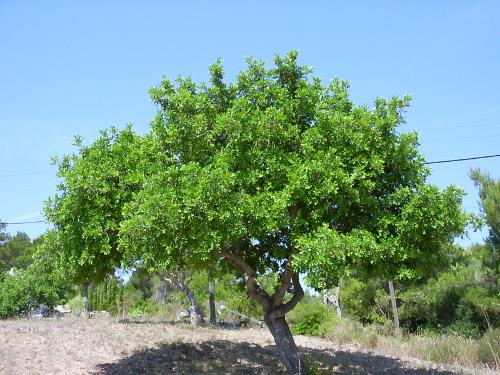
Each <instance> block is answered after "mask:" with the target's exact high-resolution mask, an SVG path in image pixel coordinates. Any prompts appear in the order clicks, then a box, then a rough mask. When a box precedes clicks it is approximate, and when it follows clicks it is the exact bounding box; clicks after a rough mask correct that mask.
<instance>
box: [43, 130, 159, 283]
mask: <svg viewBox="0 0 500 375" xmlns="http://www.w3.org/2000/svg"><path fill="white" fill-rule="evenodd" d="M148 139H149V138H147V137H144V138H143V137H139V136H137V135H136V134H134V133H133V132H132V130H131V128H130V127H127V128H126V129H124V130H122V131H118V130H116V129H114V128H111V129H110V130H108V131H102V132H101V134H100V137H99V138H98V139H97V140H96V141H94V142H93V143H92V144H91V145H90V146H83V145H82V141H81V139H77V140H76V141H75V145H76V146H77V147H79V149H78V153H77V154H74V155H67V156H64V157H63V158H61V159H55V163H56V164H57V165H58V167H59V172H58V176H59V178H60V179H61V181H62V182H61V183H60V184H59V185H58V193H57V195H56V196H55V197H54V198H51V199H49V200H48V202H47V204H46V207H45V214H46V216H47V218H48V219H49V220H50V221H51V222H52V223H53V224H54V226H55V228H56V231H57V239H58V242H59V246H58V247H57V249H58V254H59V256H60V263H59V264H60V267H61V268H64V269H66V270H67V273H68V275H69V276H71V277H72V278H73V280H75V281H76V282H77V283H83V282H86V281H96V282H99V281H102V280H104V279H105V278H106V277H107V276H108V275H111V274H113V273H114V269H115V267H117V266H118V265H120V262H121V261H122V254H121V252H119V251H118V249H117V246H118V230H119V227H120V222H121V220H122V207H123V205H124V204H125V202H128V201H130V200H131V197H132V195H133V194H134V192H135V191H137V190H138V189H139V188H140V187H141V186H142V182H143V176H144V174H146V173H147V171H148V169H149V161H150V158H149V157H148V155H149V151H148V147H149V146H145V144H146V143H147V142H148Z"/></svg>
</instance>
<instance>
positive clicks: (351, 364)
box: [0, 318, 494, 375]
mask: <svg viewBox="0 0 500 375" xmlns="http://www.w3.org/2000/svg"><path fill="white" fill-rule="evenodd" d="M296 342H297V345H299V347H300V350H301V351H302V353H303V354H304V355H305V357H306V358H308V359H309V361H313V362H315V363H317V364H318V365H319V367H320V368H322V369H323V372H322V373H324V374H411V375H431V374H435V375H449V374H493V373H494V372H490V371H478V370H468V369H464V368H453V367H442V366H438V365H435V364H432V363H429V362H423V361H418V360H415V359H409V358H406V359H404V360H403V359H396V358H390V357H387V356H383V355H381V354H377V353H373V352H365V351H361V350H359V349H356V348H355V347H348V346H345V345H343V346H342V347H339V346H337V345H336V344H335V343H333V342H330V341H326V340H321V339H317V338H311V337H304V336H298V337H296ZM0 374H8V375H17V374H19V375H21V374H22V375H28V374H65V375H71V374H108V375H110V374H190V375H191V374H220V375H222V374H224V375H225V374H248V375H250V374H285V371H284V367H283V366H282V365H281V364H280V363H279V361H278V359H277V353H276V349H275V347H274V342H273V339H272V337H271V335H270V334H269V332H268V331H267V330H266V329H260V328H248V329H222V328H217V329H215V328H201V329H199V330H196V331H195V330H192V329H191V328H189V327H187V326H176V325H173V324H169V323H154V322H150V323H148V322H145V323H144V322H141V323H138V322H137V323H119V322H116V321H114V320H112V319H105V318H99V319H90V320H81V319H76V318H63V319H58V320H52V319H42V320H11V321H0Z"/></svg>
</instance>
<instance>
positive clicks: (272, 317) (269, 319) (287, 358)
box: [222, 252, 306, 375]
mask: <svg viewBox="0 0 500 375" xmlns="http://www.w3.org/2000/svg"><path fill="white" fill-rule="evenodd" d="M222 256H223V257H224V259H226V261H227V262H229V263H230V264H231V265H232V266H233V267H234V268H235V269H236V270H238V271H239V272H240V273H241V275H242V276H243V278H244V280H245V284H246V287H247V295H248V297H249V298H252V299H253V300H255V301H256V302H257V303H259V304H260V305H261V306H262V308H263V310H264V322H265V323H266V325H267V327H268V328H269V331H271V334H272V335H273V338H274V342H275V343H276V347H277V349H278V353H279V355H280V357H281V360H282V362H283V364H284V365H285V367H286V369H287V371H288V373H289V374H290V375H305V374H306V368H305V366H304V362H303V361H302V359H301V357H300V353H299V351H298V349H297V346H296V345H295V341H294V339H293V336H292V333H291V332H290V328H289V327H288V323H287V322H286V320H285V315H286V314H287V313H288V312H290V311H291V310H292V309H293V308H294V307H295V306H296V305H297V303H298V302H299V301H300V300H301V299H302V297H303V296H304V290H303V289H302V286H301V285H300V279H299V274H298V273H297V272H294V271H293V269H292V264H291V257H292V254H290V258H289V259H288V261H287V262H286V264H285V266H284V268H283V271H282V274H281V277H280V281H279V285H278V286H277V288H276V291H275V292H274V293H273V294H272V295H269V294H268V293H267V292H266V291H265V289H264V288H263V287H262V285H260V284H259V282H258V280H257V275H256V273H255V270H254V269H253V268H252V267H250V265H249V264H248V263H247V262H246V261H245V260H244V259H243V258H242V257H240V256H239V255H238V254H237V253H234V252H224V253H223V254H222ZM291 288H293V292H292V298H291V299H290V300H289V301H288V302H286V303H283V299H284V297H285V295H286V293H287V292H290V289H291Z"/></svg>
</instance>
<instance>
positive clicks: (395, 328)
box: [389, 280, 401, 337]
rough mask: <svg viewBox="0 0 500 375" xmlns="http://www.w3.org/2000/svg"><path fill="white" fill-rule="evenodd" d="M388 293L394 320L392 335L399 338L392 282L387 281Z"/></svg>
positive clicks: (396, 307) (396, 308)
mask: <svg viewBox="0 0 500 375" xmlns="http://www.w3.org/2000/svg"><path fill="white" fill-rule="evenodd" d="M389 293H390V295H391V305H392V317H393V319H394V334H395V335H396V336H398V337H399V335H400V334H401V332H400V330H399V315H398V306H397V305H396V294H395V293H394V285H393V284H392V280H390V281H389Z"/></svg>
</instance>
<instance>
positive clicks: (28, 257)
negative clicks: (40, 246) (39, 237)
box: [0, 232, 34, 271]
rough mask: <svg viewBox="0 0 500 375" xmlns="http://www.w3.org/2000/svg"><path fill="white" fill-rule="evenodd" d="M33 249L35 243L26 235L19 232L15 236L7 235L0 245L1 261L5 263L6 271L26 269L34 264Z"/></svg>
mask: <svg viewBox="0 0 500 375" xmlns="http://www.w3.org/2000/svg"><path fill="white" fill-rule="evenodd" d="M33 249H34V247H33V243H32V242H31V239H30V238H29V237H28V235H27V234H26V233H23V232H17V233H16V235H14V236H10V235H8V234H5V235H4V240H3V242H2V244H1V245H0V260H1V261H3V263H4V270H6V271H7V270H9V269H11V268H13V267H15V268H17V269H22V268H26V267H27V266H28V265H29V264H31V263H32V262H33V259H32V256H33Z"/></svg>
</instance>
